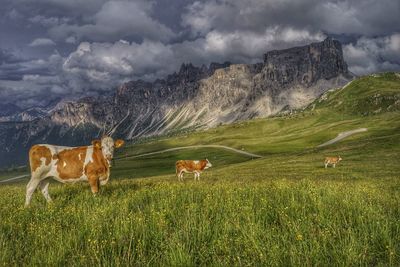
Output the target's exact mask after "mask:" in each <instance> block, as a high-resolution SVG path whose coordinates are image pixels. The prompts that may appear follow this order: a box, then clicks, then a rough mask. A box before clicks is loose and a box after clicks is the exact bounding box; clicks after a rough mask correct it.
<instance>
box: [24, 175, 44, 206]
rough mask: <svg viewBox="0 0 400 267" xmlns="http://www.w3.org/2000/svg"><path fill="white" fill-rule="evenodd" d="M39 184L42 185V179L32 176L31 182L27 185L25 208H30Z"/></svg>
mask: <svg viewBox="0 0 400 267" xmlns="http://www.w3.org/2000/svg"><path fill="white" fill-rule="evenodd" d="M39 183H40V178H39V177H37V176H34V175H32V177H31V180H30V181H29V183H28V184H27V185H26V198H25V207H28V206H29V205H30V204H31V199H32V195H33V193H34V192H35V190H36V188H37V186H38V185H39Z"/></svg>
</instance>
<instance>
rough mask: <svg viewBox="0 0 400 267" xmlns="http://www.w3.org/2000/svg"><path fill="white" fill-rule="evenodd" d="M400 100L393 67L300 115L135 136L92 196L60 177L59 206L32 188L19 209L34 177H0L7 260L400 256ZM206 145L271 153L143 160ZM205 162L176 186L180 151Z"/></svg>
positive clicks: (197, 153)
mask: <svg viewBox="0 0 400 267" xmlns="http://www.w3.org/2000/svg"><path fill="white" fill-rule="evenodd" d="M399 96H400V77H399V75H398V74H395V73H385V74H379V75H373V76H365V77H361V78H359V79H357V80H355V81H353V82H352V83H350V84H349V85H348V86H346V87H345V88H342V89H337V90H333V91H331V92H328V93H326V94H325V95H324V96H322V97H321V99H318V100H316V101H315V102H314V103H312V104H311V105H310V106H309V107H307V108H306V109H305V110H304V111H297V112H295V113H294V114H293V115H286V116H283V115H282V116H281V115H279V116H276V117H273V118H266V119H255V120H251V121H246V122H240V123H236V124H231V125H223V126H220V127H218V128H215V129H210V130H207V131H202V132H194V133H189V134H182V135H177V136H175V137H169V138H163V137H160V138H154V139H151V140H150V139H149V140H147V141H146V142H143V143H140V144H131V145H128V146H126V147H125V148H124V149H122V150H121V151H119V152H118V153H117V155H116V159H115V162H114V167H113V169H112V180H111V182H110V183H109V184H107V185H106V186H104V187H103V188H102V189H101V190H102V192H101V194H100V195H99V196H98V197H93V196H92V195H91V193H90V189H89V186H88V185H87V184H75V185H59V184H56V183H53V184H52V185H51V186H50V194H51V195H52V197H53V199H54V203H52V204H51V205H46V203H45V201H44V198H43V196H41V195H40V193H39V192H37V193H35V195H34V198H33V203H32V207H31V208H29V209H24V208H23V203H24V193H25V184H26V180H25V181H23V182H20V183H14V184H7V185H2V186H0V218H1V219H2V220H1V223H0V244H1V246H0V247H1V249H0V265H5V266H10V265H34V266H37V265H49V266H58V265H78V266H86V265H88V264H92V265H105V266H120V265H123V266H126V265H134V266H137V265H151V266H195V265H202V266H215V265H217V266H221V265H222V266H231V265H236V266H242V265H246V266H291V265H295V266H299V265H301V266H303V265H307V266H310V265H312V266H354V265H357V266H359V265H362V266H399V265H400V224H399V219H400V205H399V203H400V160H399V155H400V110H399V105H400V104H399V103H400V101H399V99H400V97H399ZM359 128H367V129H368V130H367V131H366V132H362V133H357V134H354V135H351V136H349V137H347V138H345V139H343V140H341V141H339V142H337V143H335V144H332V145H329V146H325V147H321V148H317V146H318V145H320V144H322V143H324V142H326V141H328V140H330V139H333V138H335V137H336V136H337V135H338V134H339V133H341V132H344V131H349V130H354V129H359ZM207 144H213V145H224V146H229V147H232V148H236V149H238V150H240V151H248V152H251V153H255V154H259V155H262V156H263V157H262V158H253V157H250V156H246V155H242V154H239V153H236V152H233V151H230V150H226V149H219V148H196V149H195V148H192V149H183V150H176V151H172V152H165V153H160V154H153V155H150V156H142V157H141V156H140V155H141V154H144V153H149V152H155V151H161V150H165V149H169V148H176V147H181V146H191V145H207ZM335 155H340V156H341V157H342V158H343V161H342V162H340V163H339V164H338V166H337V167H336V168H332V167H329V168H327V169H325V168H324V165H323V161H324V157H325V156H335ZM137 156H139V157H137ZM200 158H208V159H209V160H210V161H211V162H212V163H213V167H212V168H211V169H209V170H206V171H205V172H204V173H203V174H202V176H201V181H200V182H195V181H193V176H192V175H189V174H187V175H186V179H185V181H184V182H178V181H177V178H176V177H175V171H174V163H175V161H176V160H177V159H200ZM20 173H21V172H18V174H20ZM1 177H7V178H8V177H10V173H8V174H2V176H0V178H1Z"/></svg>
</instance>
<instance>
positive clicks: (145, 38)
mask: <svg viewBox="0 0 400 267" xmlns="http://www.w3.org/2000/svg"><path fill="white" fill-rule="evenodd" d="M0 6H1V9H0V34H1V35H0V104H4V103H8V102H11V103H16V104H18V105H19V106H21V107H28V106H32V105H45V104H47V103H48V102H49V101H51V100H53V99H56V98H59V97H66V96H68V97H70V96H77V95H90V94H95V93H97V92H110V91H111V90H113V89H114V88H115V87H116V86H118V85H119V84H120V83H122V82H124V81H128V80H133V79H145V80H152V79H155V78H160V77H163V76H165V75H167V74H169V73H172V72H174V71H176V70H177V69H178V68H179V66H180V65H181V64H182V63H183V62H192V63H194V64H195V65H200V64H209V63H210V62H223V61H226V60H229V61H232V62H235V63H242V62H245V63H251V62H257V61H260V60H261V58H262V54H263V53H265V52H266V51H268V50H271V49H281V48H287V47H291V46H295V45H304V44H307V43H310V42H314V41H320V40H322V39H324V38H325V37H326V36H328V35H330V36H334V37H336V38H339V39H340V40H341V41H344V55H345V60H346V61H347V62H348V64H349V67H350V70H351V71H353V72H355V73H356V74H366V73H371V72H376V71H384V70H400V16H399V14H400V1H398V0H381V1H372V0H359V1H356V0H347V1H338V0H336V1H317V0H301V1H300V0H298V1H294V0H293V1H288V0H247V1H242V0H230V1H224V0H207V1H192V0H176V1H167V0H154V1H146V0H132V1H127V0H126V1H123V0H121V1H108V0H85V1H81V0H68V1H66V0H0Z"/></svg>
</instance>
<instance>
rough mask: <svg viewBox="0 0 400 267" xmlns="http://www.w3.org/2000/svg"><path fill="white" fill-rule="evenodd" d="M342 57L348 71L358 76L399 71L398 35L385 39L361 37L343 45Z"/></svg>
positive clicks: (399, 41)
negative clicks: (352, 42) (354, 41)
mask: <svg viewBox="0 0 400 267" xmlns="http://www.w3.org/2000/svg"><path fill="white" fill-rule="evenodd" d="M343 53H344V56H345V58H346V60H347V63H348V64H349V69H350V71H352V72H354V73H355V74H358V75H363V74H368V73H373V72H379V71H399V70H400V33H396V34H393V35H390V36H386V37H377V38H367V37H361V38H360V39H358V41H357V42H356V43H355V44H348V45H345V46H344V48H343Z"/></svg>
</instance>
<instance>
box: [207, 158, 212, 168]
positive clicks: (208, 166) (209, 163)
mask: <svg viewBox="0 0 400 267" xmlns="http://www.w3.org/2000/svg"><path fill="white" fill-rule="evenodd" d="M206 160H207V165H206V169H208V168H210V167H212V164H211V162H210V161H209V160H208V159H206Z"/></svg>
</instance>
